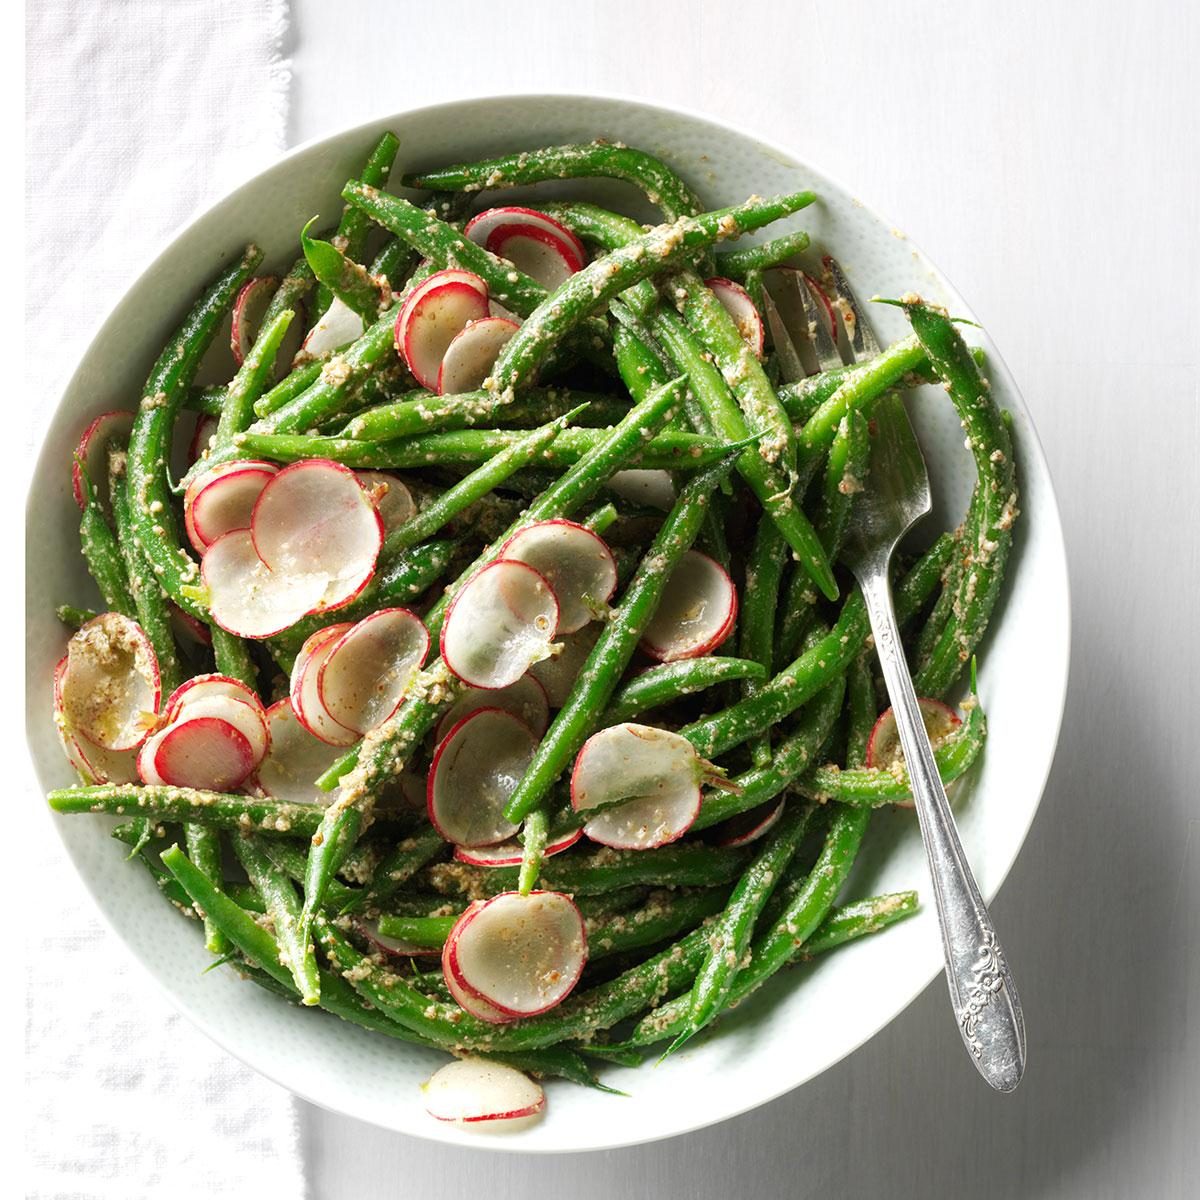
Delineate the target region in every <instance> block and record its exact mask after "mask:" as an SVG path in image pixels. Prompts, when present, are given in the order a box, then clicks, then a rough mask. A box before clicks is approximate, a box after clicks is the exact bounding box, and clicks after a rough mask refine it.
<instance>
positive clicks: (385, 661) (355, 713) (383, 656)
mask: <svg viewBox="0 0 1200 1200" xmlns="http://www.w3.org/2000/svg"><path fill="white" fill-rule="evenodd" d="M428 651H429V632H428V630H427V629H426V628H425V626H424V624H423V623H422V621H421V618H420V617H418V616H417V615H416V614H415V613H412V612H409V611H408V609H407V608H382V609H380V610H379V611H378V612H374V613H371V614H370V616H367V617H364V618H363V619H362V620H361V621H359V622H358V624H357V625H354V626H352V627H351V628H350V629H348V630H346V632H345V633H344V634H342V636H341V637H340V638H338V640H337V642H336V643H335V644H334V645H332V646H331V647H330V648H329V650H328V651H327V652H325V653H324V655H323V661H322V662H321V664H320V667H319V669H318V671H317V694H318V696H319V698H320V701H321V706H322V708H324V710H325V711H326V712H327V713H328V714H329V715H330V716H331V717H332V718H333V719H334V720H335V721H336V722H337V723H338V724H339V725H342V726H344V727H345V728H346V729H349V730H352V731H353V732H354V733H357V734H365V733H368V732H369V731H370V730H372V729H374V728H376V727H377V726H379V725H382V724H383V722H384V721H386V720H387V719H388V717H390V716H391V715H392V714H393V713H394V712H395V711H396V709H398V708H399V707H400V704H401V702H402V701H403V700H404V696H405V693H406V692H407V691H408V689H409V687H410V685H411V684H412V681H413V678H414V677H415V676H416V673H417V672H418V671H419V670H420V669H421V667H422V665H423V664H424V662H425V655H426V654H427V653H428Z"/></svg>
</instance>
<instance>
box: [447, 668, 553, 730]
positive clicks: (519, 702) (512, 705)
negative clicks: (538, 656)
mask: <svg viewBox="0 0 1200 1200" xmlns="http://www.w3.org/2000/svg"><path fill="white" fill-rule="evenodd" d="M480 708H499V709H502V710H503V711H504V712H508V713H512V715H513V716H514V717H518V718H520V720H521V721H523V722H524V723H525V724H526V725H528V726H529V728H530V729H531V730H532V731H533V735H534V737H541V736H542V734H543V733H545V732H546V726H547V725H549V724H550V702H549V700H547V699H546V689H545V688H544V687H542V685H541V684H540V683H538V681H537V680H536V679H535V678H534V677H533V676H532V675H522V676H521V678H520V679H518V680H517V681H516V683H510V684H509V685H508V687H503V688H467V689H466V690H465V691H464V692H462V693H461V694H460V695H459V697H458V699H457V700H455V701H454V703H453V704H452V705H450V707H449V708H448V709H446V711H445V713H444V714H443V715H442V719H441V720H440V721H439V722H438V726H437V732H436V734H435V735H434V736H435V737H436V739H437V740H438V741H439V742H440V741H441V740H442V738H444V737H445V736H446V734H448V733H449V732H450V730H451V729H453V728H454V726H455V725H457V724H458V723H459V721H461V720H462V719H463V717H465V716H466V715H467V714H468V713H473V712H475V711H476V710H477V709H480Z"/></svg>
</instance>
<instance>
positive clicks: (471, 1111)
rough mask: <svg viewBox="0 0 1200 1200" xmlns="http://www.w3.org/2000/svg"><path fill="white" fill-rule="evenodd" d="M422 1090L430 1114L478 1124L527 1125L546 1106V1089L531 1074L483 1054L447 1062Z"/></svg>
mask: <svg viewBox="0 0 1200 1200" xmlns="http://www.w3.org/2000/svg"><path fill="white" fill-rule="evenodd" d="M421 1091H422V1092H423V1093H424V1096H425V1111H426V1112H428V1113H429V1115H430V1116H431V1117H436V1118H437V1119H438V1120H439V1121H448V1122H451V1123H452V1124H455V1125H471V1126H474V1127H476V1128H479V1127H484V1126H486V1127H487V1128H489V1129H495V1128H498V1127H503V1128H505V1129H511V1128H514V1127H516V1126H517V1125H521V1126H525V1125H527V1124H529V1123H530V1122H531V1121H533V1120H534V1119H535V1118H536V1117H537V1116H538V1115H539V1114H540V1113H541V1112H542V1110H543V1109H544V1108H545V1106H546V1094H545V1092H543V1091H542V1089H541V1086H540V1085H539V1084H537V1083H535V1082H534V1081H533V1080H532V1079H530V1078H529V1076H528V1075H524V1074H522V1073H521V1072H520V1071H518V1070H517V1069H516V1068H515V1067H510V1066H506V1065H505V1064H504V1063H498V1062H492V1061H490V1060H486V1059H480V1058H463V1059H459V1060H458V1061H456V1062H452V1063H448V1064H447V1065H446V1066H444V1067H442V1068H441V1070H439V1071H435V1072H434V1074H433V1076H432V1078H430V1079H429V1080H428V1081H427V1082H426V1083H423V1084H422V1085H421Z"/></svg>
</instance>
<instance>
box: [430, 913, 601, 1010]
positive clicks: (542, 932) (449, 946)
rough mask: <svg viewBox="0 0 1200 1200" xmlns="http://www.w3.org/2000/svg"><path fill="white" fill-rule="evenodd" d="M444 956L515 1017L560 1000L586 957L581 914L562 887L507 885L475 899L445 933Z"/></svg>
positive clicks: (462, 979) (463, 978)
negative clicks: (522, 889) (515, 888)
mask: <svg viewBox="0 0 1200 1200" xmlns="http://www.w3.org/2000/svg"><path fill="white" fill-rule="evenodd" d="M443 963H444V964H448V966H449V971H448V972H447V975H448V976H452V977H454V978H455V979H457V981H458V982H459V983H460V984H461V985H462V986H463V987H464V988H465V989H466V990H467V991H468V992H472V993H474V994H475V995H477V996H479V997H480V998H481V999H483V1000H486V1001H487V1002H488V1003H489V1004H492V1005H494V1006H495V1007H496V1008H498V1009H499V1010H500V1011H501V1012H502V1013H506V1014H508V1015H510V1016H514V1017H530V1016H534V1015H535V1014H536V1013H541V1012H545V1011H546V1010H547V1009H550V1008H553V1007H554V1006H555V1005H556V1004H561V1003H562V1002H563V1000H565V999H566V998H567V996H568V995H570V993H571V989H572V988H573V987H574V986H575V984H576V983H578V982H579V976H580V975H581V974H582V972H583V968H584V966H585V965H586V963H587V934H586V933H585V932H584V926H583V917H582V916H581V915H580V913H579V909H578V908H576V907H575V904H574V902H573V901H572V900H571V898H570V897H569V896H565V895H563V894H562V893H561V892H530V893H529V895H527V896H522V895H521V894H520V893H518V892H501V893H500V895H498V896H493V897H492V898H491V899H490V900H485V901H483V902H482V903H481V904H479V905H478V906H476V905H472V906H471V907H470V908H469V909H468V910H467V911H466V912H465V913H464V914H463V915H462V916H461V917H460V918H459V920H458V921H457V922H456V923H455V926H454V928H453V929H452V930H451V931H450V936H449V937H448V938H447V939H446V949H445V952H444V954H443Z"/></svg>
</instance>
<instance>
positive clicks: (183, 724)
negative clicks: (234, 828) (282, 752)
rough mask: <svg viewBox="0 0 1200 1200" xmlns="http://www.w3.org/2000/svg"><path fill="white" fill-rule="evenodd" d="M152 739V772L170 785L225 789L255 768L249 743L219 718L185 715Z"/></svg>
mask: <svg viewBox="0 0 1200 1200" xmlns="http://www.w3.org/2000/svg"><path fill="white" fill-rule="evenodd" d="M154 740H155V743H156V747H155V750H154V754H153V757H152V758H151V760H150V761H151V763H152V767H153V771H154V773H155V774H157V775H158V776H159V778H161V779H162V781H163V782H164V783H166V784H169V785H170V786H172V787H186V788H195V789H198V790H203V791H210V792H228V791H230V790H232V789H233V788H237V787H240V786H241V785H242V784H243V783H244V782H245V781H246V779H247V777H248V776H249V775H250V773H251V772H252V771H253V770H254V754H253V751H252V749H251V747H250V743H249V742H248V741H247V740H246V738H245V737H244V736H243V735H242V734H241V733H240V732H239V731H238V730H237V729H236V728H234V726H233V725H231V724H230V723H229V722H228V721H223V720H221V719H220V718H219V717H189V716H184V717H182V718H181V719H180V720H179V721H177V722H176V723H175V724H174V725H169V726H168V727H167V728H166V729H164V730H162V731H161V732H160V733H158V734H156V735H155V739H154Z"/></svg>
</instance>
